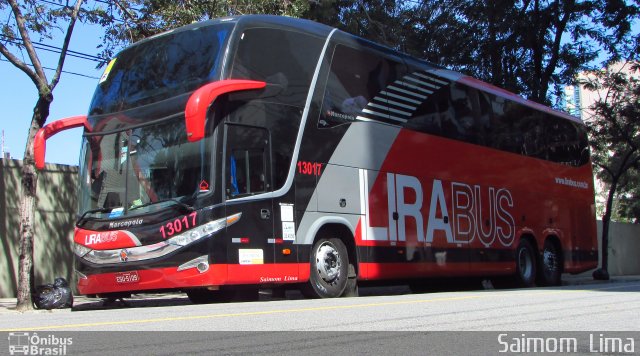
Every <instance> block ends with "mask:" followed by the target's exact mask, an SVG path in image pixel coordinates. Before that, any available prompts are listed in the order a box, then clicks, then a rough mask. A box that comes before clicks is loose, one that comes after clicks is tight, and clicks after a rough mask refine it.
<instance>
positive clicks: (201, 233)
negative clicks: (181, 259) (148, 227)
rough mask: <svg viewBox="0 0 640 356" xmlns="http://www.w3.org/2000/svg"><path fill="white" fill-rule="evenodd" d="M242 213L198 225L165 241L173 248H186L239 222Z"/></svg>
mask: <svg viewBox="0 0 640 356" xmlns="http://www.w3.org/2000/svg"><path fill="white" fill-rule="evenodd" d="M241 215H242V213H237V214H234V215H231V216H227V217H226V218H222V219H218V220H214V221H210V222H208V223H206V224H204V225H200V226H198V227H196V228H195V229H191V230H189V231H187V232H183V233H182V234H179V235H176V236H174V237H172V238H170V239H168V240H167V241H166V243H168V244H169V245H174V246H180V247H183V246H187V245H189V244H191V243H193V242H196V241H198V240H200V239H201V238H203V237H207V236H209V235H211V234H214V233H216V232H218V231H220V230H222V229H224V228H225V227H227V226H230V225H233V224H234V223H235V222H237V221H238V220H240V216H241Z"/></svg>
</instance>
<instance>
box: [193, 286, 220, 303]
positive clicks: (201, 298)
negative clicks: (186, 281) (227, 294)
mask: <svg viewBox="0 0 640 356" xmlns="http://www.w3.org/2000/svg"><path fill="white" fill-rule="evenodd" d="M186 292H187V297H189V300H190V301H191V303H193V304H209V303H214V302H216V301H217V298H216V292H215V291H211V290H208V289H189V290H187V291H186Z"/></svg>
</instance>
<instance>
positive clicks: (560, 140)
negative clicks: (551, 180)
mask: <svg viewBox="0 0 640 356" xmlns="http://www.w3.org/2000/svg"><path fill="white" fill-rule="evenodd" d="M546 126H547V127H546V137H547V154H548V156H549V160H550V161H553V162H557V163H562V164H566V165H572V166H578V165H581V164H584V163H586V161H585V160H584V158H583V157H584V156H586V155H585V154H584V152H583V151H586V150H585V148H586V147H585V144H584V136H583V135H581V132H580V130H579V128H578V126H577V125H575V124H574V123H572V122H570V121H568V120H563V119H559V118H556V117H553V116H550V115H549V116H548V117H547V118H546ZM583 161H585V162H583Z"/></svg>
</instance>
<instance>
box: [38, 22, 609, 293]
mask: <svg viewBox="0 0 640 356" xmlns="http://www.w3.org/2000/svg"><path fill="white" fill-rule="evenodd" d="M72 127H83V128H84V134H83V139H82V148H81V150H82V151H81V157H80V170H79V183H80V188H79V197H78V198H79V210H78V211H79V214H78V220H77V224H76V226H77V227H76V230H75V234H74V247H73V248H74V253H75V270H76V273H77V279H78V289H79V291H80V292H81V293H83V294H88V295H101V296H123V295H127V294H128V293H131V292H142V291H151V290H154V291H155V290H183V291H185V292H186V293H187V295H188V296H189V298H190V299H191V300H192V301H194V302H196V303H201V302H208V301H213V300H221V299H228V298H229V297H232V296H234V295H237V294H238V293H242V294H245V295H249V296H253V297H256V296H257V291H258V289H259V288H261V287H265V288H267V287H269V288H271V287H278V286H285V287H286V286H287V285H290V286H299V287H300V288H301V289H302V291H303V292H304V293H305V294H306V295H308V296H312V297H339V296H353V295H357V291H358V290H357V286H358V283H359V282H363V281H374V280H399V279H402V280H408V279H411V280H414V281H420V280H421V279H425V278H430V277H442V278H449V277H462V276H474V277H495V276H508V277H510V278H513V280H514V281H516V282H517V283H519V284H520V285H522V286H531V285H533V284H534V283H536V282H537V283H539V284H543V285H557V284H559V283H560V277H561V273H562V272H571V273H577V272H582V271H585V270H588V269H591V268H594V267H596V265H597V261H598V253H597V241H596V225H595V208H594V191H593V178H592V171H591V164H590V158H589V150H588V142H587V136H586V133H585V127H584V125H583V123H582V122H580V120H578V119H576V118H574V117H571V116H569V115H567V114H564V113H561V112H558V111H554V110H552V109H550V108H548V107H545V106H542V105H539V104H536V103H533V102H531V101H527V100H525V99H523V98H521V97H519V96H516V95H514V94H512V93H509V92H507V91H505V90H502V89H499V88H496V87H494V86H491V85H489V84H486V83H483V82H481V81H478V80H476V79H473V78H470V77H468V76H465V75H462V74H460V73H456V72H453V71H449V70H446V69H444V68H442V67H439V66H435V65H433V64H430V63H427V62H424V61H420V60H417V59H415V58H411V57H408V56H406V55H404V54H402V53H398V52H396V51H393V50H391V49H388V48H385V47H382V46H379V45H377V44H375V43H372V42H369V41H366V40H363V39H360V38H357V37H355V36H352V35H350V34H347V33H344V32H341V31H339V30H337V29H334V28H330V27H327V26H324V25H320V24H317V23H314V22H310V21H306V20H299V19H292V18H284V17H276V16H240V17H230V18H222V19H217V20H212V21H207V22H202V23H197V24H192V25H189V26H186V27H182V28H179V29H175V30H172V31H168V32H166V33H163V34H160V35H157V36H154V37H151V38H149V39H145V40H142V41H140V42H138V43H136V44H134V45H132V46H130V47H129V48H127V49H125V50H123V51H122V52H121V53H119V54H118V55H117V56H116V57H115V58H113V59H112V60H111V62H110V63H109V64H108V65H107V67H106V69H105V72H104V74H103V76H102V77H101V78H100V80H99V83H98V85H97V88H96V91H95V94H94V97H93V100H92V102H91V105H90V107H89V112H88V115H86V116H77V117H72V118H68V119H63V120H59V121H56V122H53V123H51V124H49V125H47V126H45V127H44V128H43V129H42V130H41V131H40V132H39V133H38V135H37V137H36V142H35V147H34V149H35V156H36V163H37V166H38V167H40V168H42V167H43V166H44V154H45V147H46V139H47V138H48V137H50V136H51V135H53V134H55V133H57V132H59V131H61V130H65V129H68V128H72Z"/></svg>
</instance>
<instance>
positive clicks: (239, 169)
mask: <svg viewBox="0 0 640 356" xmlns="http://www.w3.org/2000/svg"><path fill="white" fill-rule="evenodd" d="M270 162H271V160H270V149H269V132H268V131H267V130H266V129H264V128H259V127H252V126H243V125H230V124H228V125H226V154H225V164H226V169H225V180H226V187H225V191H226V196H227V199H233V198H234V197H239V196H244V195H252V194H258V193H263V192H266V191H269V190H271V183H270V182H271V169H270Z"/></svg>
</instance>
